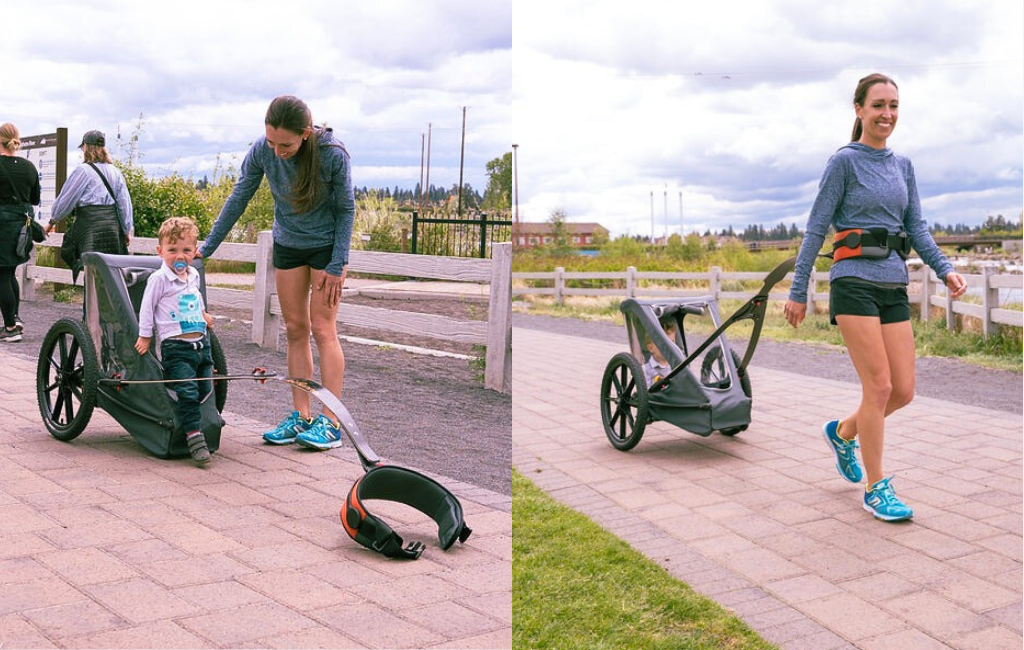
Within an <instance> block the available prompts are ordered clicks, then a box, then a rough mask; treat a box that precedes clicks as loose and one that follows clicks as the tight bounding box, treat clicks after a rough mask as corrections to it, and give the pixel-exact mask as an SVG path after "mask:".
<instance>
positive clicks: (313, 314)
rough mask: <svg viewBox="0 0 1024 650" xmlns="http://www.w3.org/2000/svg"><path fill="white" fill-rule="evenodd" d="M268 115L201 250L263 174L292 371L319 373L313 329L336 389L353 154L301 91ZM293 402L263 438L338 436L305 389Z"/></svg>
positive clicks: (223, 232)
mask: <svg viewBox="0 0 1024 650" xmlns="http://www.w3.org/2000/svg"><path fill="white" fill-rule="evenodd" d="M264 123H265V126H266V134H265V135H264V136H262V137H260V138H258V139H257V140H256V142H254V143H253V145H252V147H251V148H250V149H249V152H248V153H247V154H246V156H245V159H244V160H243V161H242V168H241V170H240V175H239V178H238V181H237V182H236V183H235V187H234V189H233V190H232V192H231V196H229V197H228V200H227V201H226V202H225V203H224V207H223V208H222V209H221V211H220V215H219V216H218V217H217V221H216V222H215V223H214V224H213V229H212V230H211V232H210V235H209V237H207V238H206V241H205V243H204V244H203V246H202V247H201V248H200V256H202V257H208V256H210V255H212V254H213V253H214V251H216V250H217V246H219V245H220V243H221V242H222V241H223V240H224V238H225V237H226V236H227V234H228V233H229V232H230V231H231V228H232V227H233V226H234V225H235V223H236V222H237V221H238V218H239V217H241V216H242V213H243V212H245V208H246V207H247V206H248V205H249V201H250V200H251V199H252V197H253V195H254V194H255V193H256V190H257V189H258V188H259V185H260V182H261V181H262V180H263V177H264V176H266V178H267V182H268V183H269V185H270V192H271V194H272V195H273V197H274V225H273V228H272V232H273V239H274V268H275V278H276V280H277V295H278V299H279V300H280V302H281V312H282V314H283V316H284V322H285V329H286V332H287V339H288V374H289V375H290V376H292V377H303V378H306V379H312V378H313V351H312V348H311V346H310V342H309V338H310V334H312V336H313V339H314V340H315V341H316V346H317V350H318V351H319V353H320V376H321V382H322V383H323V385H324V387H326V388H327V389H328V390H330V391H331V392H332V393H334V394H335V395H338V396H340V395H341V389H342V385H343V383H344V378H345V355H344V353H343V352H342V349H341V344H340V343H339V342H338V332H337V326H336V318H337V314H338V303H339V301H340V300H341V289H342V286H343V285H344V284H345V267H346V266H347V265H348V254H349V245H350V242H351V239H352V225H353V222H354V220H355V198H354V196H353V193H352V178H351V175H350V168H349V155H348V152H347V151H346V150H345V146H344V145H343V144H342V143H341V142H339V141H338V140H336V139H335V138H334V134H333V133H332V132H331V129H328V128H322V127H317V126H314V125H313V119H312V116H311V114H310V111H309V107H308V106H306V104H305V102H303V101H302V100H300V99H298V98H296V97H292V96H290V95H285V96H281V97H277V98H275V99H274V100H273V101H272V102H271V103H270V107H269V108H268V109H267V115H266V118H265V119H264ZM292 400H293V402H294V406H295V410H294V411H292V413H291V414H289V415H288V416H287V417H285V418H284V420H282V422H281V423H280V424H279V425H278V426H277V427H275V428H274V429H272V430H270V431H268V432H266V433H265V434H263V438H264V440H266V441H267V442H269V443H272V444H279V445H283V444H289V443H292V442H296V441H297V442H298V443H299V444H301V445H304V446H307V447H312V448H314V449H320V450H324V449H331V448H333V447H338V446H340V445H341V444H342V437H341V433H340V431H339V430H338V425H337V417H336V416H335V415H334V414H333V413H331V412H330V411H327V410H325V412H324V413H322V414H321V415H319V416H317V417H316V418H314V417H313V416H312V414H311V413H310V400H309V394H308V393H306V392H305V391H302V390H299V389H297V388H293V389H292Z"/></svg>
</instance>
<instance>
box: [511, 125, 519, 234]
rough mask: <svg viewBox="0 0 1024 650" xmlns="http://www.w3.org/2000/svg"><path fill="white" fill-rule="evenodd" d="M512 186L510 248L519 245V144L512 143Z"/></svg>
mask: <svg viewBox="0 0 1024 650" xmlns="http://www.w3.org/2000/svg"><path fill="white" fill-rule="evenodd" d="M512 186H513V190H514V191H513V196H514V200H515V206H516V212H515V219H514V220H513V222H512V224H513V226H512V249H513V250H515V249H516V248H518V246H519V145H518V144H513V145H512Z"/></svg>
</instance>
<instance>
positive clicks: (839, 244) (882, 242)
mask: <svg viewBox="0 0 1024 650" xmlns="http://www.w3.org/2000/svg"><path fill="white" fill-rule="evenodd" d="M890 251H896V253H897V254H898V255H899V256H900V258H901V259H904V260H905V259H907V255H909V253H910V238H909V237H908V236H907V233H906V232H904V231H902V230H900V231H899V232H894V233H891V232H888V231H887V230H886V229H885V228H852V229H850V230H842V231H840V232H837V233H836V238H835V242H834V243H833V244H832V254H831V255H827V256H826V257H832V258H833V259H835V261H837V262H838V261H840V260H844V259H846V258H848V257H869V258H876V259H877V258H885V257H888V256H889V252H890Z"/></svg>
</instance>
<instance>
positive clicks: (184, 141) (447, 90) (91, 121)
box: [0, 0, 512, 190]
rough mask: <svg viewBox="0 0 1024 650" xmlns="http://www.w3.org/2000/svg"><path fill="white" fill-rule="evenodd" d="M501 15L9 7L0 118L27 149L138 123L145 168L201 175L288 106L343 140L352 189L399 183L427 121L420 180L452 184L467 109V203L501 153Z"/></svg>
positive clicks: (235, 1) (504, 131) (468, 5)
mask: <svg viewBox="0 0 1024 650" xmlns="http://www.w3.org/2000/svg"><path fill="white" fill-rule="evenodd" d="M510 13H511V5H510V3H508V2H496V1H491V0H487V1H482V2H481V1H479V0H437V1H431V2H414V1H412V0H400V1H396V0H390V1H387V2H377V3H359V4H352V3H346V4H344V5H342V4H339V3H337V2H333V1H329V0H294V1H293V2H290V3H284V4H282V3H279V2H269V1H268V0H246V1H242V0H225V1H218V2H203V1H199V0H180V1H179V2H175V3H171V4H154V3H148V2H130V1H129V0H101V1H99V2H90V3H61V4H58V5H56V6H54V4H53V3H40V2H34V3H33V2H25V1H21V0H19V1H17V2H15V3H13V6H10V7H9V6H7V5H5V16H4V19H5V24H17V25H23V26H25V28H24V29H19V30H7V31H6V32H5V39H4V40H3V41H0V60H3V61H4V62H5V66H4V74H5V91H4V111H5V113H6V114H5V115H3V116H0V119H2V120H3V121H8V120H9V121H12V122H14V123H15V124H16V125H17V126H18V127H19V129H20V130H21V131H22V133H23V134H26V135H28V134H34V133H49V132H52V131H53V130H54V129H55V128H57V127H58V126H60V127H67V128H68V130H69V139H70V140H71V141H73V142H72V146H74V145H75V144H77V143H78V138H80V137H81V134H82V133H83V132H84V131H85V130H88V129H94V128H98V129H100V130H103V131H104V132H106V133H107V136H108V139H109V140H110V141H111V142H115V141H116V134H117V133H118V132H120V133H121V135H122V136H123V137H128V136H130V135H131V134H132V133H133V132H134V131H135V130H136V129H137V126H138V124H139V120H140V116H141V124H142V131H141V133H140V134H139V136H140V138H139V142H140V146H141V149H142V153H143V154H144V158H143V163H144V165H145V166H146V168H147V169H148V170H152V171H154V172H156V173H167V172H172V171H173V172H178V173H182V174H185V175H195V176H202V175H203V174H205V173H209V172H210V171H212V169H213V168H214V165H215V161H216V157H217V156H218V155H220V156H221V157H222V158H225V157H229V156H231V155H233V154H236V153H237V152H239V151H241V152H244V150H245V148H246V146H247V145H248V143H250V142H251V141H252V140H254V139H255V138H256V137H258V136H259V135H260V134H261V133H262V131H263V126H262V122H263V115H264V113H265V111H266V107H267V105H268V104H269V102H270V100H271V99H272V98H273V97H275V96H277V95H281V94H294V95H297V96H299V97H301V98H302V99H304V100H305V101H306V103H307V104H309V106H310V109H311V110H312V111H313V118H314V120H315V121H317V122H324V121H326V122H327V123H328V124H330V125H331V126H332V127H333V128H334V129H335V131H336V132H337V133H338V134H339V136H340V137H341V139H342V140H344V141H345V142H346V144H347V146H348V147H349V149H350V151H351V152H352V153H353V157H354V158H353V165H354V169H353V176H354V180H355V182H356V183H357V184H358V185H370V184H371V183H370V182H369V180H368V179H367V180H366V181H364V180H363V179H361V178H360V177H359V176H358V174H359V171H360V168H361V167H365V168H366V169H367V170H368V172H370V171H372V177H373V178H374V179H375V180H374V182H380V184H382V185H384V186H392V187H393V186H394V185H396V184H399V185H403V186H404V185H407V184H408V179H409V175H408V173H407V168H408V167H410V166H415V167H416V168H417V170H418V168H419V163H420V140H421V137H420V133H421V132H422V133H426V131H427V124H428V123H430V122H433V123H434V136H435V140H434V145H435V146H434V147H433V149H432V163H434V164H436V169H437V175H436V176H435V174H433V173H432V174H431V181H432V182H434V183H435V184H438V185H447V186H451V185H453V184H455V183H457V182H458V165H459V155H460V146H459V145H460V140H461V108H462V107H463V106H467V107H469V108H468V110H467V133H466V154H465V159H466V160H465V171H464V176H465V180H466V182H469V183H471V184H473V185H474V187H476V188H478V189H481V190H482V189H483V187H485V186H486V173H485V164H486V162H487V161H489V160H491V159H493V158H496V157H498V156H500V155H502V154H503V153H504V152H506V151H508V150H509V149H510V140H509V139H510V137H511V126H510V125H511V112H510V107H509V105H510V100H509V93H510V89H509V79H510V77H511V51H510V48H511V38H512V35H511V27H510V21H511V18H510ZM8 61H16V62H17V65H14V66H10V65H6V62H8ZM70 159H71V160H72V161H74V160H76V156H75V153H74V152H72V155H71V158H70ZM392 168H393V169H394V173H392V174H389V173H388V169H392ZM452 168H454V169H455V170H456V171H455V173H454V174H452V173H451V172H450V170H451V169H452ZM418 180H419V173H418V171H417V174H416V178H415V181H416V182H418Z"/></svg>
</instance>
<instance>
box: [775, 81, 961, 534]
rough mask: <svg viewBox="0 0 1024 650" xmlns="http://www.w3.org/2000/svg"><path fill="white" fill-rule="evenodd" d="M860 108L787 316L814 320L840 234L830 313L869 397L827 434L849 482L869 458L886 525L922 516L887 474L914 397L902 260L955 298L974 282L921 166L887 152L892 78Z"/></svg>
mask: <svg viewBox="0 0 1024 650" xmlns="http://www.w3.org/2000/svg"><path fill="white" fill-rule="evenodd" d="M853 104H854V110H855V112H856V114H857V118H856V121H855V122H854V126H853V137H852V142H850V144H847V145H845V146H843V147H842V148H840V149H839V151H837V152H836V153H835V154H834V155H833V156H832V157H831V158H830V159H829V161H828V164H827V165H826V166H825V172H824V174H823V176H822V179H821V183H820V185H819V189H818V196H817V198H816V199H815V201H814V206H813V207H812V208H811V214H810V218H809V219H808V222H807V232H806V235H804V239H803V243H802V245H801V246H800V253H799V256H798V257H797V263H796V269H795V277H794V279H793V285H792V288H791V289H790V293H789V300H788V301H787V302H786V306H785V308H784V314H785V317H786V320H787V321H788V322H789V323H790V324H791V325H792V326H793V327H796V326H798V325H799V324H800V323H801V322H802V321H803V319H804V317H805V316H806V314H807V285H808V282H809V279H810V275H811V271H812V269H813V267H814V259H815V257H816V256H817V254H818V251H819V250H821V246H822V244H823V243H824V242H825V236H826V234H827V232H828V229H829V227H830V226H831V227H833V228H835V231H836V233H837V241H838V242H840V244H841V245H839V246H837V247H836V248H835V259H836V262H835V264H833V265H832V269H831V271H830V273H829V284H830V289H829V296H830V297H829V311H830V313H831V318H832V324H833V325H838V326H839V331H840V332H841V333H842V335H843V341H845V343H846V348H847V350H848V351H849V354H850V359H851V361H853V365H854V368H855V369H856V370H857V375H858V376H859V377H860V381H861V385H862V388H863V393H862V397H861V402H860V405H859V406H858V408H857V410H856V411H854V412H853V414H851V415H849V416H848V417H846V418H844V419H842V420H831V421H829V422H827V423H825V425H824V426H823V427H822V432H823V434H824V437H825V440H826V442H827V443H828V445H829V449H830V450H831V451H832V453H833V454H834V455H835V457H836V467H837V469H838V470H839V473H840V475H841V476H842V477H843V478H845V479H846V480H848V481H850V482H853V483H859V482H860V481H861V480H863V478H864V472H863V471H862V470H861V467H860V465H859V463H858V462H857V456H856V453H855V450H856V449H857V448H860V449H861V450H862V455H863V460H864V469H865V470H866V471H867V489H866V490H865V493H864V509H865V510H867V511H869V512H871V513H872V514H873V515H874V516H875V517H876V518H878V519H881V520H883V521H902V520H905V519H910V518H911V517H913V515H914V513H913V510H912V509H911V508H909V507H908V506H907V505H906V504H904V503H903V502H902V501H900V500H899V499H898V498H897V497H896V494H895V492H894V491H893V488H892V485H891V483H890V481H891V477H889V478H886V477H885V476H884V474H883V471H882V449H883V440H884V431H885V417H886V416H888V415H889V414H890V413H892V412H894V411H896V410H897V409H899V408H902V407H903V406H906V405H907V404H909V403H910V401H911V399H913V396H914V381H915V380H914V374H915V373H914V361H915V353H914V333H913V331H912V329H911V326H910V305H909V302H908V300H907V283H908V282H909V276H908V274H907V265H906V263H905V262H904V259H903V257H902V256H901V255H900V254H899V252H903V253H904V254H905V253H906V251H907V250H908V248H907V247H906V245H909V246H913V248H914V250H916V251H917V253H918V254H919V255H920V256H921V259H922V260H923V261H924V262H925V263H926V264H927V265H928V266H930V267H931V268H932V269H933V270H934V271H935V273H936V275H938V277H939V278H940V279H941V280H942V281H943V282H945V283H946V286H947V288H948V290H949V292H950V293H951V294H952V296H953V297H954V298H955V297H958V296H960V295H961V294H963V292H964V291H965V290H966V289H967V282H966V280H965V279H964V278H963V276H961V275H960V274H959V273H954V272H953V267H952V265H951V264H950V263H949V261H948V260H947V259H946V257H945V256H944V255H943V254H942V252H941V251H940V250H939V247H938V246H936V244H935V240H934V239H933V238H932V236H931V234H930V233H929V232H928V226H927V224H926V223H925V221H924V219H923V218H922V216H921V201H920V199H919V198H918V194H917V181H916V180H915V178H914V168H913V166H912V165H911V163H910V161H909V160H908V159H906V158H904V157H902V156H897V155H896V154H894V153H893V152H892V150H891V149H889V148H888V147H887V146H886V142H887V140H888V138H889V136H890V135H891V134H892V132H893V129H894V128H895V127H896V120H897V117H898V114H899V90H898V89H897V87H896V83H895V82H894V81H893V80H892V79H890V78H889V77H886V76H885V75H881V74H872V75H868V76H867V77H864V78H863V79H861V80H860V83H859V84H858V85H857V89H856V91H855V93H854V97H853ZM848 232H849V233H850V235H846V236H843V234H844V233H848ZM854 233H855V236H852V235H853V234H854ZM847 237H849V238H847ZM842 244H845V245H842ZM898 251H899V252H898ZM857 438H859V439H860V445H858V444H857V441H856V439H857Z"/></svg>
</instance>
